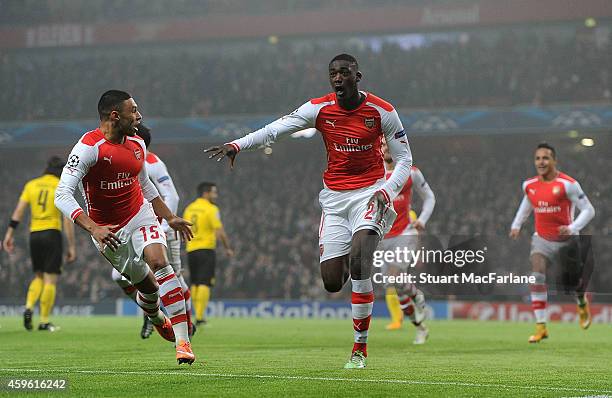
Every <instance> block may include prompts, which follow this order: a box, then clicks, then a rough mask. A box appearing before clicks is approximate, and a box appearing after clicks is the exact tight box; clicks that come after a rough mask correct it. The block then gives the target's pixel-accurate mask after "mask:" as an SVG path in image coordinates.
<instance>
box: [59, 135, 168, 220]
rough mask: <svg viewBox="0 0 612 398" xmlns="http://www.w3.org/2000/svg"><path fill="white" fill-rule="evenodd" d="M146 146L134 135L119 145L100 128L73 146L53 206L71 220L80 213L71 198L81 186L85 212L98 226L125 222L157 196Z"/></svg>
mask: <svg viewBox="0 0 612 398" xmlns="http://www.w3.org/2000/svg"><path fill="white" fill-rule="evenodd" d="M146 155H147V153H146V148H145V144H144V142H143V141H142V140H141V139H140V138H137V137H126V139H125V141H124V142H123V143H121V144H115V143H112V142H110V141H107V140H106V139H105V138H104V134H103V133H102V132H101V131H100V130H99V129H96V130H93V131H90V132H88V133H86V134H85V135H83V136H82V137H81V139H80V140H79V142H78V143H77V144H76V145H75V146H74V148H73V149H72V151H71V152H70V155H69V156H68V161H67V163H66V166H65V167H64V170H63V171H62V176H61V178H60V183H59V185H58V189H57V190H56V200H55V205H56V206H57V207H58V208H59V209H60V210H61V211H62V213H64V215H66V216H67V217H70V218H71V219H72V220H73V221H74V220H75V219H76V218H77V217H78V216H79V214H81V213H82V212H83V209H81V207H80V206H79V204H78V203H77V201H76V200H75V199H74V191H75V189H76V187H77V185H78V186H79V188H80V189H81V192H82V193H83V198H84V200H85V204H86V207H87V214H88V215H89V217H91V219H92V220H93V221H94V222H95V223H96V224H98V225H118V227H117V228H116V229H115V230H118V229H120V228H121V227H123V226H124V225H126V224H127V223H128V222H129V220H130V219H131V218H132V217H134V216H135V215H136V214H137V213H138V211H139V210H140V207H141V206H142V204H143V203H144V199H145V198H146V199H147V200H152V199H154V198H155V197H157V196H159V194H158V192H157V190H156V189H155V186H154V185H153V184H152V183H151V181H150V180H149V177H148V175H147V172H146V169H145V167H144V162H145V157H146Z"/></svg>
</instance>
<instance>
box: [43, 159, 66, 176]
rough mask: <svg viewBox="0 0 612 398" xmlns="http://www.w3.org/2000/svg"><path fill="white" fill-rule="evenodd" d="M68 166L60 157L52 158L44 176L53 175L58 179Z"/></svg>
mask: <svg viewBox="0 0 612 398" xmlns="http://www.w3.org/2000/svg"><path fill="white" fill-rule="evenodd" d="M65 165H66V162H65V161H64V160H63V159H62V158H60V157H59V156H51V157H50V158H49V160H47V167H46V168H45V171H44V173H43V174H53V175H54V176H56V177H59V176H61V175H62V169H63V168H64V166H65Z"/></svg>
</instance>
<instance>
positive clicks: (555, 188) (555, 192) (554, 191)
mask: <svg viewBox="0 0 612 398" xmlns="http://www.w3.org/2000/svg"><path fill="white" fill-rule="evenodd" d="M559 192H561V188H560V187H559V186H554V187H553V195H559Z"/></svg>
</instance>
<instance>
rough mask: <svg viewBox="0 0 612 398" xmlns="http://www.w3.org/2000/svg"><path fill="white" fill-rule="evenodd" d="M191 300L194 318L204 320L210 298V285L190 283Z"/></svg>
mask: <svg viewBox="0 0 612 398" xmlns="http://www.w3.org/2000/svg"><path fill="white" fill-rule="evenodd" d="M191 300H192V301H193V308H194V310H195V316H196V320H198V321H202V320H204V314H205V313H206V307H208V300H210V287H208V286H206V285H192V286H191Z"/></svg>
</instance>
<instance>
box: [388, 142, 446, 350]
mask: <svg viewBox="0 0 612 398" xmlns="http://www.w3.org/2000/svg"><path fill="white" fill-rule="evenodd" d="M382 149H383V156H384V158H385V166H386V170H387V172H386V178H390V177H391V175H392V173H393V169H394V168H395V162H394V161H393V158H392V157H391V153H389V148H388V146H387V143H386V142H385V141H383V145H382ZM413 189H414V190H415V191H416V192H417V194H418V195H419V196H420V197H421V199H422V200H423V208H422V209H421V214H420V215H419V217H418V218H417V219H416V220H414V221H413V222H411V221H410V202H411V199H412V190H413ZM435 205H436V197H435V195H434V193H433V191H432V190H431V188H430V187H429V184H427V181H425V177H424V176H423V173H422V172H421V170H419V169H418V168H416V166H412V167H411V169H410V177H409V178H408V181H407V182H406V184H405V185H404V187H403V188H402V190H401V192H400V193H399V195H398V196H397V197H396V198H395V199H393V209H394V210H395V212H396V213H397V218H396V219H395V222H394V223H393V227H391V230H390V231H389V232H387V234H386V235H385V238H384V239H383V240H382V242H381V243H380V244H379V249H380V250H384V251H387V250H389V251H392V252H394V251H395V250H396V249H397V248H406V249H408V250H413V251H415V250H417V249H418V246H419V233H420V232H423V231H424V230H425V224H427V221H428V220H429V217H431V213H432V212H433V209H434V207H435ZM408 266H410V264H407V263H398V262H394V263H385V266H384V269H383V273H384V274H387V275H397V274H399V272H401V271H403V272H406V271H407V267H408ZM385 287H386V288H387V292H389V289H393V288H394V289H393V290H395V291H396V292H397V295H398V298H399V303H398V302H397V301H396V303H398V304H399V309H400V313H401V312H403V313H404V314H405V315H406V316H407V317H408V319H410V321H411V322H412V324H413V325H414V326H416V329H417V332H416V336H415V338H414V344H424V343H425V341H426V340H427V337H428V336H429V331H428V330H427V327H426V326H425V324H424V320H425V296H424V295H423V292H422V291H421V290H419V289H417V287H416V286H415V285H414V284H413V283H402V284H396V285H395V286H385ZM388 296H389V294H387V306H388V307H389V312H390V313H392V314H393V312H394V311H395V308H397V307H395V306H393V304H392V302H393V301H392V300H391V299H390V298H389V297H388ZM395 318H396V319H395V325H389V326H390V327H387V329H398V328H399V327H401V317H398V316H397V315H395ZM397 318H399V319H397Z"/></svg>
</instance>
